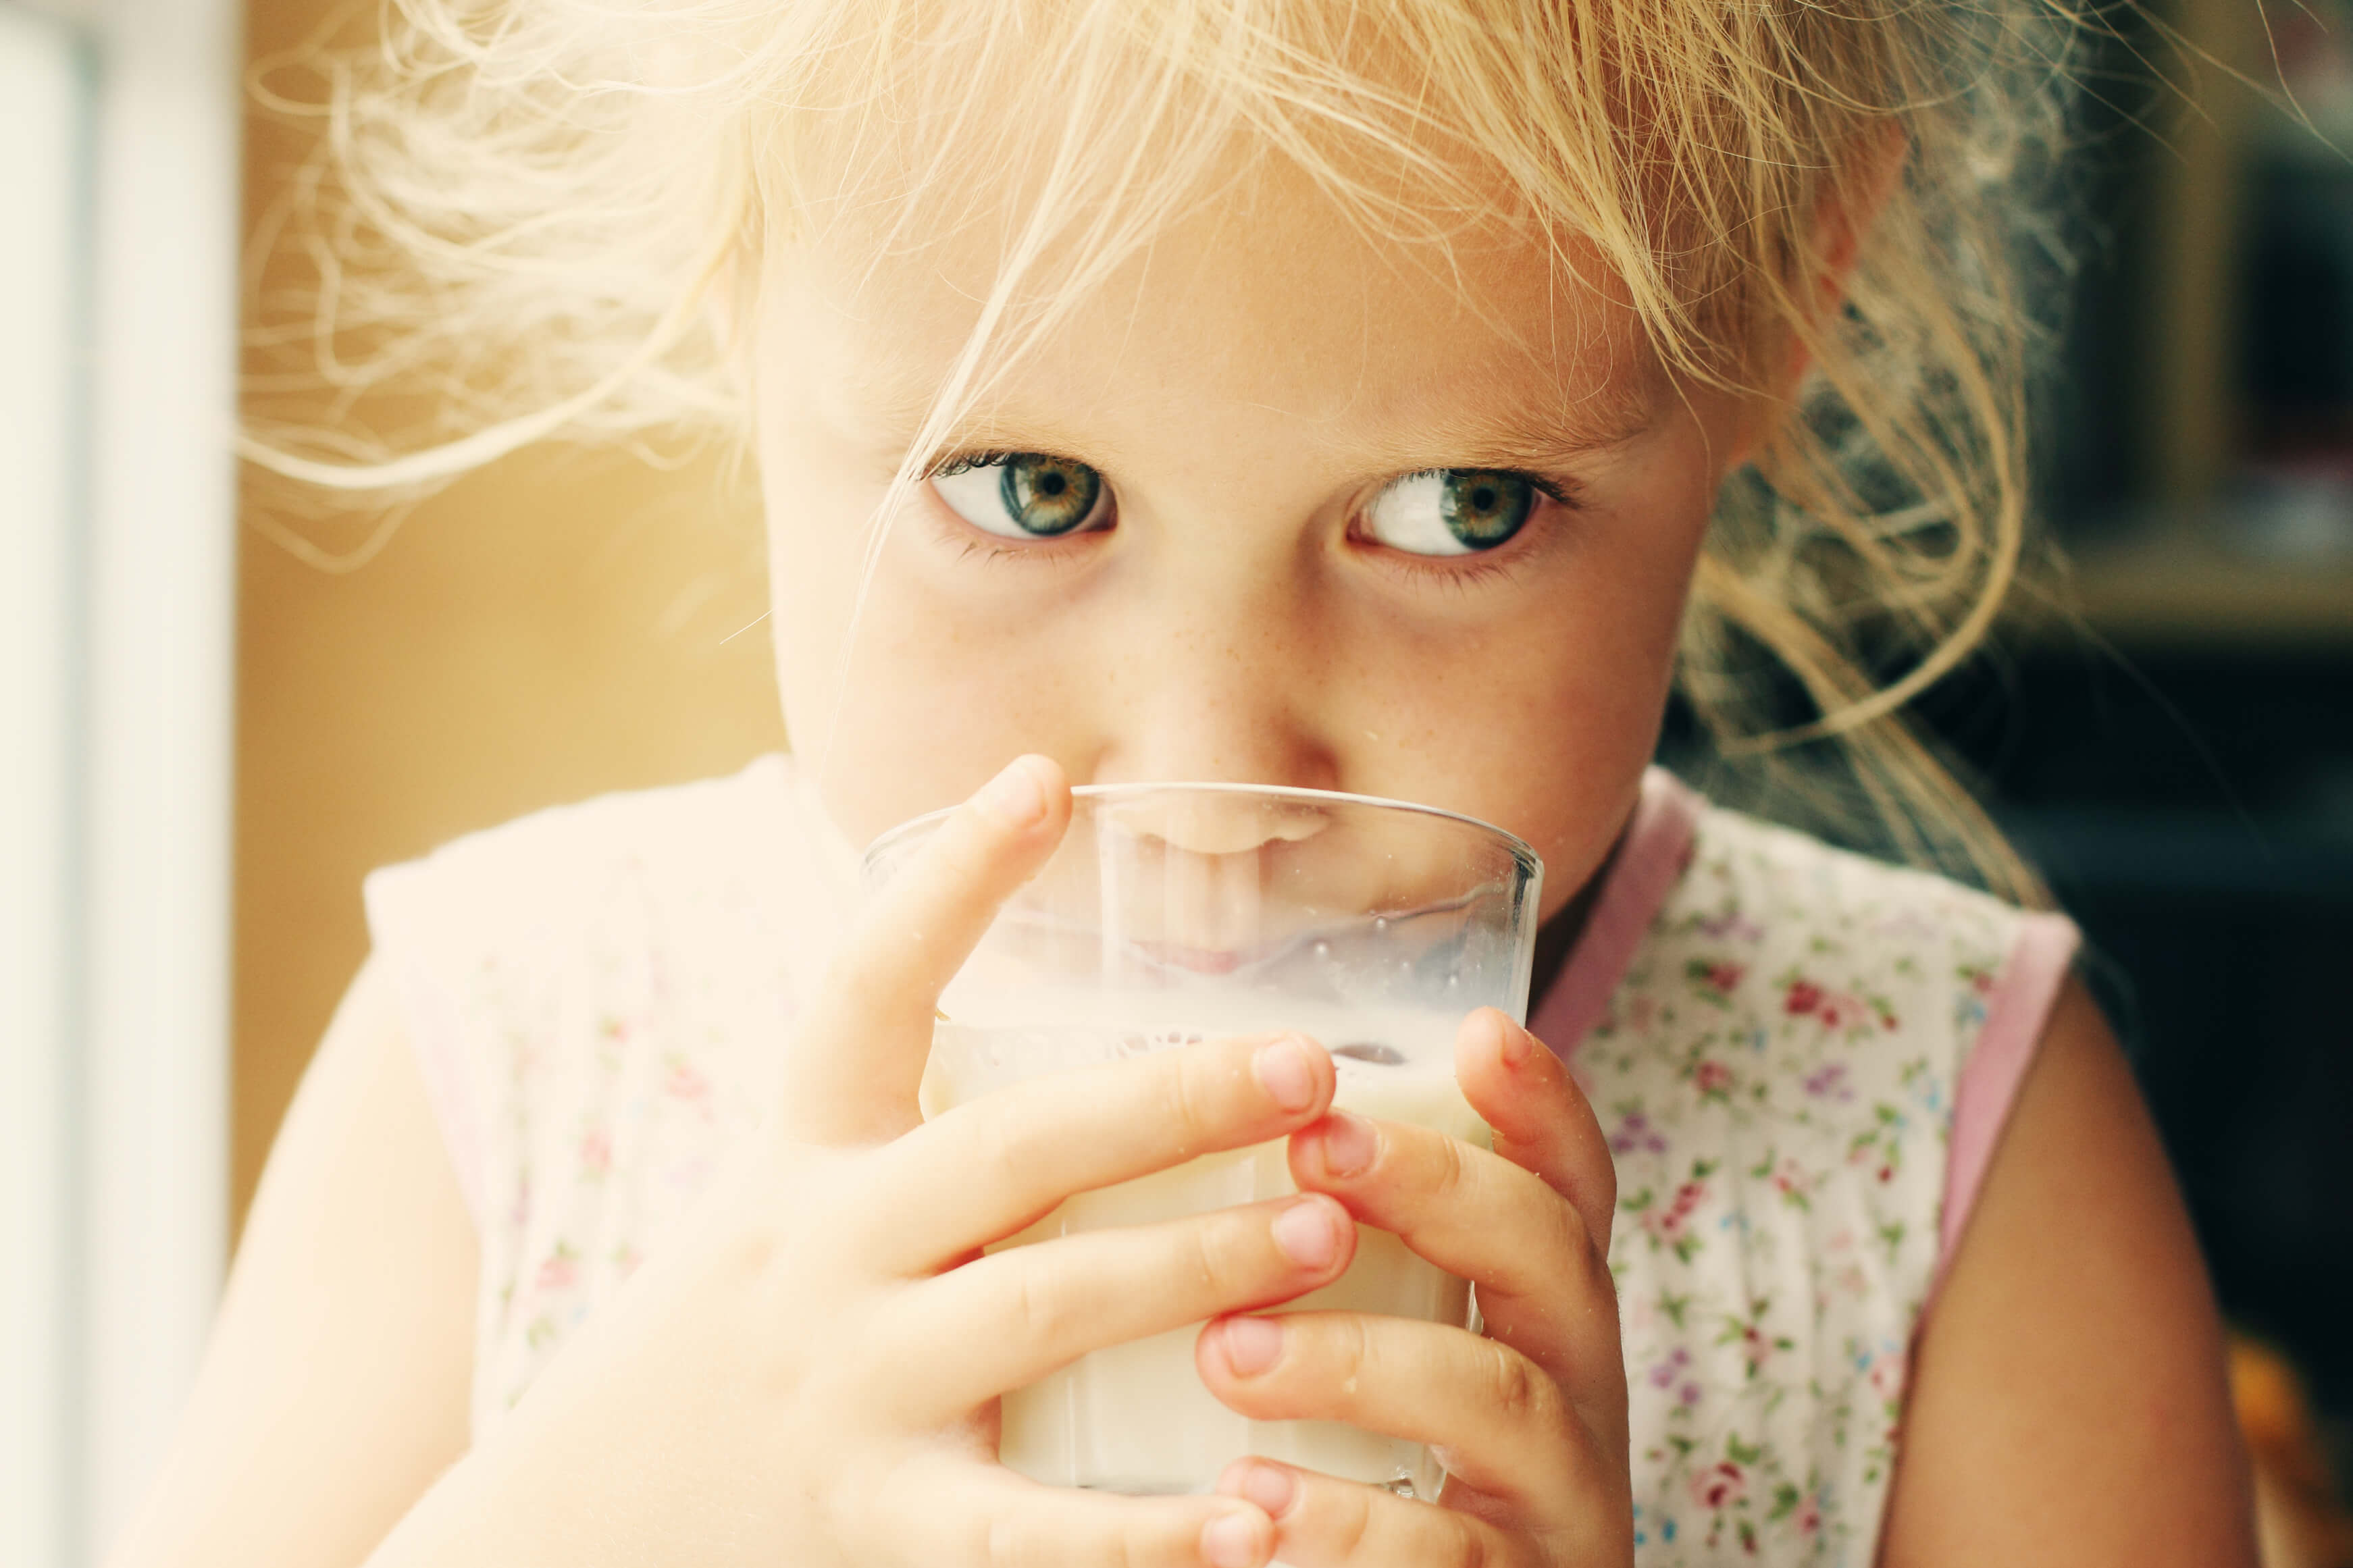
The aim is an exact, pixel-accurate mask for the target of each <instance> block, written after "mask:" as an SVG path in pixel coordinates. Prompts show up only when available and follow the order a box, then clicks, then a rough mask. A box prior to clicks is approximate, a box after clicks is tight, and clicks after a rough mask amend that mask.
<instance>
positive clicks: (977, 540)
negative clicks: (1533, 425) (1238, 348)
mask: <svg viewBox="0 0 2353 1568" xmlns="http://www.w3.org/2000/svg"><path fill="white" fill-rule="evenodd" d="M1007 458H1054V459H1055V460H1057V461H1060V462H1068V463H1077V462H1083V461H1084V459H1083V458H1071V457H1067V456H1065V455H1064V454H1062V453H1060V452H1042V451H1033V450H1029V449H1028V448H1024V449H1022V450H1020V451H1010V450H1007V451H999V450H995V449H988V450H982V451H976V452H956V453H953V454H951V455H949V456H948V457H945V458H940V459H939V460H938V461H936V462H934V463H933V464H931V465H930V466H928V467H927V468H924V469H923V482H924V483H926V484H929V483H930V482H931V481H932V480H933V479H939V478H941V477H943V476H944V475H948V474H960V473H963V472H965V470H967V469H970V468H987V467H988V466H989V465H990V464H992V463H1001V462H1004V461H1005V460H1006V459H1007ZM1446 471H1447V470H1446V469H1444V468H1416V469H1414V470H1413V471H1412V472H1410V473H1404V474H1398V475H1397V476H1395V477H1394V478H1392V479H1388V480H1386V481H1384V483H1383V484H1382V485H1381V487H1380V489H1388V487H1389V486H1390V485H1398V484H1403V483H1404V482H1405V481H1407V480H1408V479H1420V478H1422V477H1424V476H1425V475H1429V474H1442V473H1445V472H1446ZM1493 472H1495V473H1500V474H1509V475H1511V476H1512V477H1513V478H1514V479H1525V480H1526V481H1527V482H1528V485H1529V487H1530V488H1531V489H1535V491H1536V492H1537V493H1538V494H1539V495H1542V496H1544V497H1545V498H1546V500H1550V501H1552V502H1553V503H1554V504H1555V505H1556V506H1558V507H1560V508H1561V510H1564V511H1577V510H1583V505H1584V503H1583V502H1582V501H1581V500H1578V499H1577V488H1576V487H1575V486H1574V485H1572V484H1568V483H1566V482H1564V481H1561V480H1557V479H1546V477H1545V476H1544V475H1542V474H1532V473H1529V472H1528V471H1526V470H1525V469H1524V468H1497V469H1494V470H1493ZM1373 493H1374V494H1376V495H1377V494H1378V493H1380V492H1379V490H1375V491H1374V492H1373ZM1117 507H1118V501H1117V497H1116V495H1114V497H1113V512H1112V516H1113V519H1114V520H1116V519H1117V517H1118V515H1119V513H1118V510H1117ZM941 510H946V509H945V508H944V507H943V508H942V509H941ZM942 521H944V522H945V528H946V531H948V537H949V539H950V541H951V542H954V543H956V544H960V545H961V546H962V547H963V550H962V553H961V555H960V556H959V557H958V558H959V559H961V560H967V561H969V560H976V559H977V560H980V561H983V562H989V563H997V562H1017V561H1018V562H1026V563H1031V564H1040V565H1043V564H1052V563H1057V562H1059V561H1060V560H1061V559H1062V558H1063V556H1064V555H1065V553H1066V552H1064V551H1063V550H1060V549H1057V548H1056V546H1059V545H1065V544H1069V543H1071V542H1075V541H1077V540H1080V539H1084V538H1086V537H1087V536H1088V535H1087V534H1083V533H1082V534H1067V535H1064V536H1063V537H1062V538H1060V539H1040V540H1038V541H1037V542H1034V543H1029V544H1009V543H1003V542H999V541H997V539H996V538H995V537H994V536H992V535H988V534H985V533H983V532H981V531H979V530H978V529H976V528H973V527H972V526H970V525H969V524H967V523H965V521H963V520H962V519H961V518H953V516H951V519H949V520H942ZM1349 526H1350V528H1351V530H1352V531H1353V529H1354V527H1355V523H1354V521H1353V520H1352V521H1351V522H1350V525H1349ZM1094 531H1095V530H1090V531H1089V532H1094ZM1527 539H1528V533H1527V531H1526V530H1525V529H1524V530H1522V531H1520V532H1519V533H1516V534H1514V536H1513V537H1512V538H1511V539H1509V540H1507V541H1505V542H1504V543H1503V544H1501V545H1499V546H1497V547H1496V548H1495V549H1493V550H1490V551H1483V552H1480V553H1478V554H1475V555H1413V554H1409V553H1408V552H1404V551H1401V550H1393V551H1389V552H1388V553H1389V554H1390V555H1392V556H1394V557H1395V558H1396V564H1397V567H1398V570H1401V571H1404V572H1407V573H1409V574H1412V575H1414V576H1416V577H1419V578H1421V579H1423V580H1424V581H1425V582H1426V583H1430V584H1436V585H1438V586H1440V587H1453V588H1457V589H1465V590H1467V589H1468V588H1470V587H1471V586H1472V585H1473V584H1480V583H1488V582H1509V581H1513V580H1515V579H1516V578H1517V577H1518V575H1519V572H1520V567H1521V565H1522V559H1521V558H1522V557H1524V556H1525V555H1526V554H1528V553H1529V552H1528V551H1527V550H1525V549H1520V548H1514V547H1515V546H1518V545H1520V544H1522V542H1524V541H1526V540H1527Z"/></svg>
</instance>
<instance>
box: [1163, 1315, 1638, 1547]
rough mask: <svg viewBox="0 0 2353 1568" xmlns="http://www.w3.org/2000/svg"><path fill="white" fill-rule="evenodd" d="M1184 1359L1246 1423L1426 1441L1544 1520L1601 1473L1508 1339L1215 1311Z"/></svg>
mask: <svg viewBox="0 0 2353 1568" xmlns="http://www.w3.org/2000/svg"><path fill="white" fill-rule="evenodd" d="M1193 1360H1194V1364H1195V1366H1196V1367H1198V1369H1199V1371H1200V1373H1201V1381H1202V1383H1203V1384H1206V1385H1207V1386H1208V1390H1209V1392H1210V1393H1211V1394H1216V1395H1217V1396H1218V1398H1219V1400H1220V1401H1222V1402H1223V1403H1224V1404H1226V1405H1228V1406H1229V1407H1230V1408H1232V1409H1234V1410H1236V1411H1238V1412H1240V1414H1242V1415H1247V1416H1249V1417H1250V1418H1251V1419H1252V1420H1255V1421H1343V1422H1345V1423H1347V1424H1348V1425H1349V1426H1361V1427H1363V1428H1364V1429H1365V1430H1366V1431H1367V1432H1377V1433H1379V1434H1381V1435H1382V1436H1388V1437H1398V1438H1402V1439H1404V1440H1406V1441H1408V1442H1419V1443H1427V1444H1429V1445H1430V1447H1433V1448H1435V1449H1437V1450H1438V1451H1439V1454H1440V1458H1441V1459H1442V1460H1443V1461H1444V1463H1445V1465H1446V1468H1447V1470H1448V1472H1449V1473H1450V1474H1452V1475H1457V1476H1460V1477H1461V1478H1462V1479H1463V1480H1464V1481H1465V1482H1466V1483H1468V1484H1469V1485H1471V1486H1472V1487H1474V1488H1476V1489H1478V1490H1480V1491H1482V1492H1486V1493H1489V1494H1491V1495H1493V1496H1495V1497H1498V1498H1501V1499H1504V1500H1506V1501H1507V1502H1509V1503H1511V1504H1513V1505H1514V1506H1515V1507H1518V1508H1521V1509H1525V1510H1530V1512H1531V1514H1532V1516H1535V1517H1540V1518H1549V1517H1551V1516H1552V1515H1553V1514H1554V1513H1556V1510H1558V1509H1559V1508H1561V1507H1562V1506H1563V1503H1564V1500H1574V1499H1577V1498H1580V1497H1582V1496H1583V1495H1584V1494H1586V1493H1587V1492H1588V1491H1590V1490H1592V1489H1593V1488H1594V1486H1595V1484H1596V1479H1597V1478H1606V1476H1607V1475H1608V1470H1607V1468H1605V1467H1603V1466H1602V1464H1601V1460H1600V1453H1599V1447H1598V1446H1597V1445H1596V1443H1595V1442H1594V1440H1593V1438H1592V1436H1591V1435H1590V1434H1589V1433H1588V1431H1587V1429H1586V1426H1585V1425H1584V1423H1583V1422H1582V1421H1580V1420H1579V1419H1578V1418H1577V1415H1576V1413H1575V1412H1574V1411H1573V1410H1571V1408H1570V1407H1569V1403H1568V1397H1567V1394H1565V1393H1563V1392H1562V1390H1561V1387H1560V1385H1559V1384H1556V1383H1555V1382H1554V1381H1553V1380H1552V1378H1551V1376H1550V1375H1549V1374H1547V1373H1546V1372H1545V1370H1544V1369H1543V1368H1542V1367H1540V1366H1538V1365H1536V1363H1535V1362H1533V1361H1530V1360H1529V1359H1528V1358H1527V1357H1526V1356H1525V1355H1522V1354H1521V1353H1520V1352H1517V1351H1515V1350H1514V1349H1512V1348H1511V1347H1510V1346H1509V1345H1505V1344H1501V1343H1499V1342H1496V1341H1493V1340H1490V1339H1482V1338H1481V1337H1480V1336H1478V1335H1476V1334H1472V1333H1469V1332H1466V1331H1463V1330H1461V1329H1457V1328H1451V1327H1448V1326H1447V1325H1445V1324H1442V1323H1423V1322H1414V1321H1409V1320H1407V1319H1404V1318H1389V1317H1380V1316H1376V1315H1374V1314H1371V1313H1366V1312H1279V1313H1271V1314H1267V1315H1263V1316H1255V1317H1233V1318H1220V1319H1219V1320H1218V1321H1215V1322H1213V1323H1210V1324H1209V1325H1208V1327H1207V1328H1205V1329H1203V1330H1202V1331H1201V1337H1200V1340H1199V1341H1198V1343H1197V1345H1196V1347H1195V1352H1194V1357H1193Z"/></svg>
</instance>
